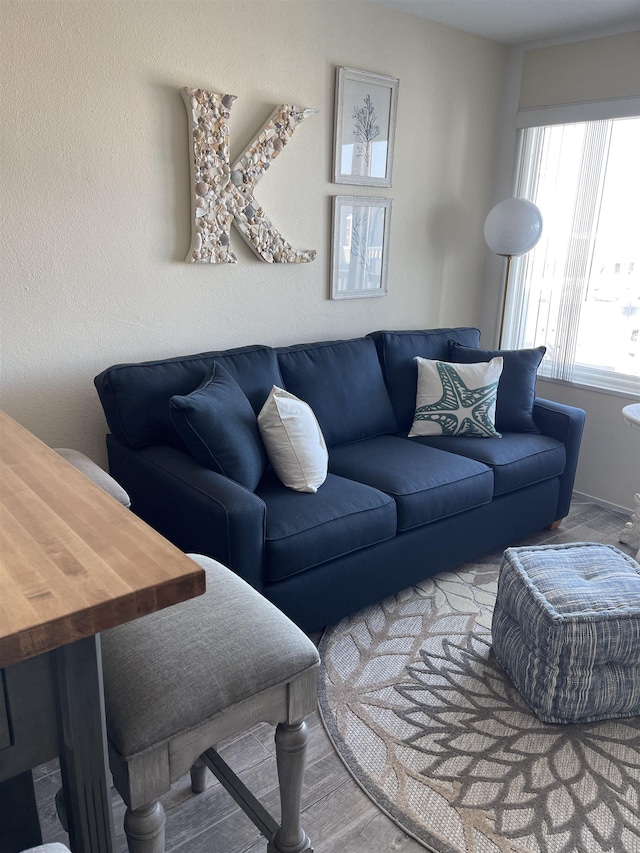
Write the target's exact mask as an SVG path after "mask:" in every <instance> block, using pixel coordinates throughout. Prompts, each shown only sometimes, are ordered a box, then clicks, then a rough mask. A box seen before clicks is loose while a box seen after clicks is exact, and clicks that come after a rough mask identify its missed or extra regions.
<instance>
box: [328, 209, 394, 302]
mask: <svg viewBox="0 0 640 853" xmlns="http://www.w3.org/2000/svg"><path fill="white" fill-rule="evenodd" d="M390 227H391V199H390V198H364V197H362V196H347V195H342V196H341V195H338V196H335V197H334V199H333V246H332V252H331V298H332V299H357V298H359V297H363V296H384V295H385V293H386V292H387V268H388V257H389V229H390Z"/></svg>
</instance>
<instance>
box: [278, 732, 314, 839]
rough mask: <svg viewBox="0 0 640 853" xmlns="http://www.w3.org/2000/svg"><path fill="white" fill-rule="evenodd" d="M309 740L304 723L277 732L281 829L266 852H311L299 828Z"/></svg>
mask: <svg viewBox="0 0 640 853" xmlns="http://www.w3.org/2000/svg"><path fill="white" fill-rule="evenodd" d="M308 739H309V735H308V731H307V725H306V723H305V722H301V723H296V724H294V725H288V724H286V723H280V725H279V726H278V728H277V729H276V759H277V763H278V779H279V782H280V810H281V815H282V819H281V822H280V828H279V829H278V831H277V832H276V834H275V835H274V836H273V838H272V839H271V841H270V842H269V845H268V847H267V851H268V853H307V851H308V853H312V850H313V848H312V847H311V842H310V841H309V837H308V835H307V834H306V832H305V831H304V830H303V829H302V827H301V826H300V801H301V799H302V783H303V780H304V763H305V757H306V751H307V741H308Z"/></svg>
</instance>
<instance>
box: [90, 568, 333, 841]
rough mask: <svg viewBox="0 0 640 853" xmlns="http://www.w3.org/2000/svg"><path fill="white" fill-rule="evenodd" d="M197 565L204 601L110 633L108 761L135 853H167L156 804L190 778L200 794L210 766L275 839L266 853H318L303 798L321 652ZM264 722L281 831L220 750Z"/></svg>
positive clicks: (230, 576)
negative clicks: (303, 816) (271, 744)
mask: <svg viewBox="0 0 640 853" xmlns="http://www.w3.org/2000/svg"><path fill="white" fill-rule="evenodd" d="M192 558H193V559H194V560H195V561H196V562H197V563H198V564H199V565H200V566H202V568H203V569H204V570H205V572H206V574H207V591H206V592H205V594H204V595H202V596H199V597H198V598H194V599H191V600H190V601H185V602H184V603H182V604H178V605H175V606H173V607H170V608H168V609H166V610H161V611H159V612H157V613H153V614H150V615H148V616H144V617H142V618H141V619H137V620H135V621H133V622H128V623H126V624H125V625H121V626H119V627H118V628H113V629H111V630H109V631H105V632H104V633H103V634H102V635H101V636H102V663H103V677H104V693H105V707H106V715H107V733H108V738H109V759H110V764H111V771H112V773H113V779H114V784H115V787H116V789H117V790H118V791H119V793H120V795H121V797H122V798H123V800H124V801H125V803H126V805H127V813H126V816H125V832H126V834H127V841H128V844H129V850H130V851H131V853H162V851H163V850H164V823H165V815H164V811H163V809H162V805H161V804H160V802H159V798H160V797H161V796H162V795H163V794H164V793H166V792H167V791H168V790H169V788H170V786H171V785H172V783H174V782H176V781H177V780H178V779H180V778H181V777H182V776H184V775H185V774H186V773H187V772H189V770H191V780H192V788H193V790H194V791H196V792H199V791H202V790H203V789H204V786H205V778H204V777H205V775H206V772H207V768H209V769H210V770H211V771H212V772H213V773H214V774H215V776H217V778H218V779H219V780H220V781H221V782H222V784H223V785H224V786H225V787H226V788H227V790H228V791H229V792H230V793H231V794H232V796H233V797H234V798H235V799H236V802H238V804H239V805H240V806H241V808H242V809H243V810H244V811H245V812H246V813H247V814H248V815H249V817H251V819H252V820H253V821H254V823H255V824H256V826H257V827H258V829H259V830H260V831H261V832H262V834H263V835H264V836H265V837H266V838H267V839H268V840H269V844H268V848H267V849H268V851H269V853H276V851H278V852H279V853H303V851H310V850H311V849H312V848H311V845H310V842H309V839H308V837H307V835H306V834H305V832H304V831H303V830H302V828H301V826H300V798H301V793H302V781H303V776H304V761H305V749H306V742H307V729H306V725H305V722H304V718H305V716H306V715H307V714H309V713H310V712H311V711H313V710H314V708H315V705H316V681H317V668H318V664H319V657H318V652H317V650H316V647H315V646H314V644H313V643H312V642H311V640H309V638H308V637H307V636H306V635H305V634H303V633H302V631H300V629H299V628H297V627H296V626H295V625H294V624H293V622H291V621H290V620H289V619H288V618H287V617H286V616H285V615H284V614H283V613H281V612H280V611H279V610H278V609H277V608H276V607H274V605H272V604H271V603H270V602H269V601H267V600H266V599H265V598H264V597H263V596H262V595H260V594H259V593H258V592H256V591H255V590H254V589H252V588H251V587H250V586H249V585H248V584H247V583H245V581H243V580H242V579H241V578H239V577H238V576H237V575H235V574H234V573H233V572H231V571H230V570H229V569H227V568H225V567H224V566H222V565H221V564H220V563H217V562H216V561H215V560H212V559H210V558H208V557H202V556H198V555H192ZM258 722H268V723H272V724H273V725H277V729H276V736H275V741H276V758H277V765H278V776H279V785H280V804H281V823H280V826H278V824H277V823H276V822H275V821H274V819H273V818H272V817H271V816H270V815H269V814H268V813H267V812H266V810H265V809H264V808H263V807H262V806H261V805H260V803H259V802H258V801H257V800H256V799H255V798H254V797H253V795H252V794H251V793H250V792H249V791H248V790H247V789H246V788H245V786H244V785H243V784H242V783H241V782H240V780H239V779H237V777H236V776H235V774H234V773H233V772H232V771H231V769H230V768H229V767H228V766H227V765H226V764H225V762H224V761H223V760H222V758H221V757H220V756H219V755H218V753H217V752H216V751H215V749H214V748H213V747H214V745H215V744H216V743H218V742H219V741H221V740H223V739H226V738H228V737H229V736H231V735H233V734H236V733H239V732H242V731H245V730H246V729H247V728H249V727H250V726H252V725H255V724H256V723H258ZM194 765H195V766H194Z"/></svg>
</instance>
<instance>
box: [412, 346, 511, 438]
mask: <svg viewBox="0 0 640 853" xmlns="http://www.w3.org/2000/svg"><path fill="white" fill-rule="evenodd" d="M415 361H416V362H417V363H418V391H417V395H416V413H415V415H414V419H413V424H412V426H411V430H410V431H409V435H410V436H415V435H473V436H484V437H485V438H501V437H502V436H501V435H500V433H499V432H497V431H496V427H495V421H496V397H497V394H498V380H499V379H500V374H501V373H502V363H503V360H502V356H497V357H496V358H492V359H491V361H483V362H477V363H475V364H457V363H456V364H450V363H449V362H447V361H431V360H430V359H427V358H420V357H419V356H416V358H415Z"/></svg>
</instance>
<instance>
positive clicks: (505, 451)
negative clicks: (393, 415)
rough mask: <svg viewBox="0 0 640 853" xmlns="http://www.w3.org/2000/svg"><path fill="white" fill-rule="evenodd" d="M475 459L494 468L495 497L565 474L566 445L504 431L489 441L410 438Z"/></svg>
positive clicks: (468, 437)
mask: <svg viewBox="0 0 640 853" xmlns="http://www.w3.org/2000/svg"><path fill="white" fill-rule="evenodd" d="M408 440H409V441H418V442H420V443H421V444H422V443H424V444H425V445H428V446H429V447H431V448H434V449H435V448H437V449H438V450H447V451H449V452H450V453H455V454H457V455H459V456H466V457H467V458H469V459H475V460H476V461H477V462H482V463H484V464H485V465H488V466H489V467H490V468H492V469H493V474H494V495H503V494H505V493H506V492H513V491H515V490H516V489H521V488H523V486H531V485H533V484H534V483H541V482H542V481H543V480H549V479H550V478H551V477H558V476H559V475H560V474H562V472H563V471H564V468H565V464H566V454H565V447H564V444H562V443H561V442H559V441H557V440H556V439H555V438H549V436H546V435H534V434H531V433H516V432H505V433H503V435H502V438H496V439H491V440H487V439H485V438H475V437H474V436H453V437H449V436H441V435H438V436H419V437H418V438H411V439H408Z"/></svg>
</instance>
